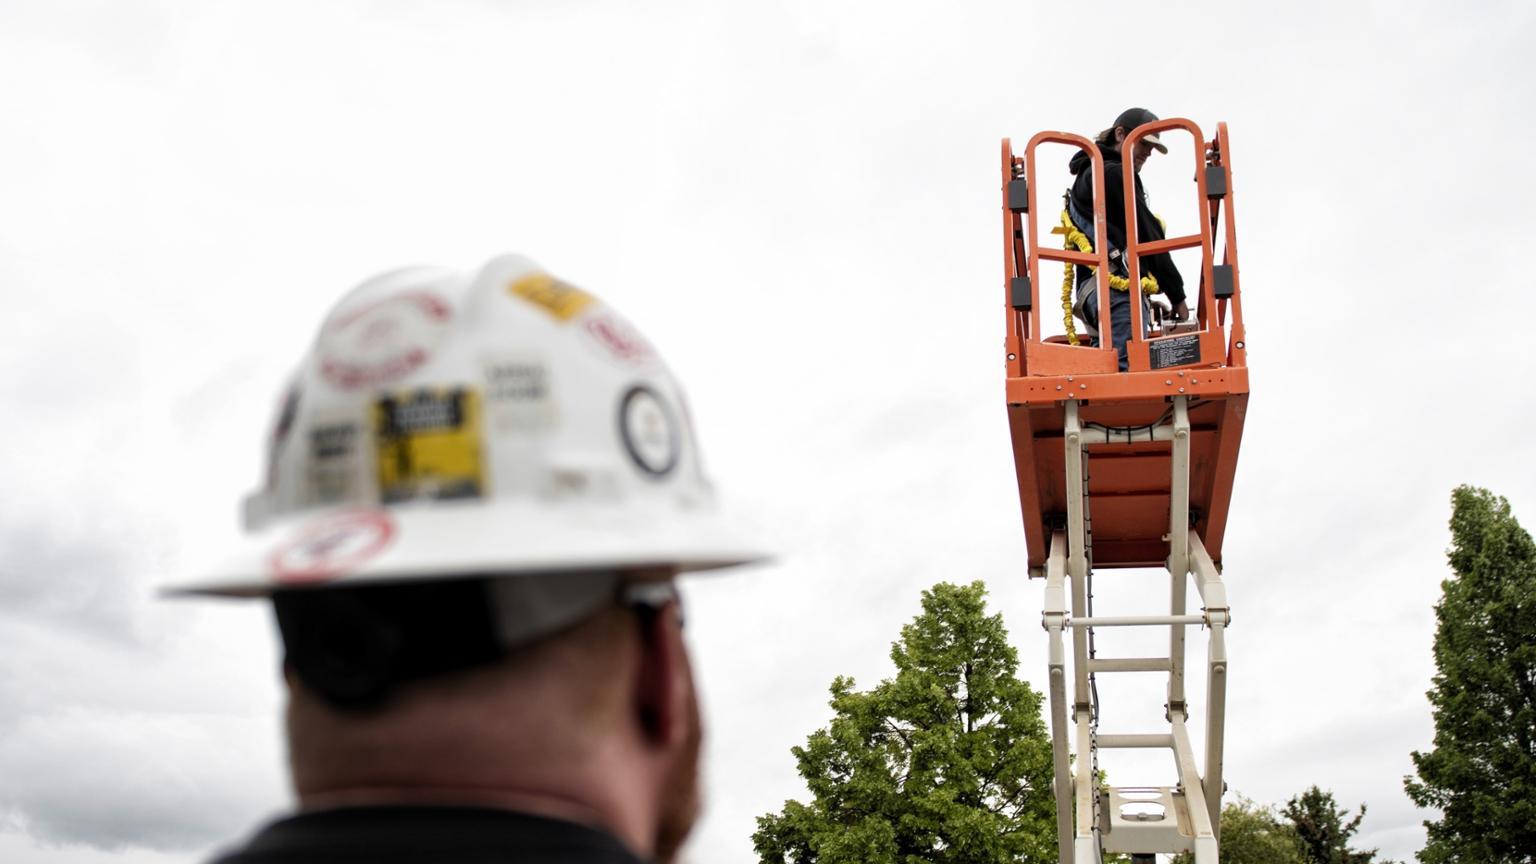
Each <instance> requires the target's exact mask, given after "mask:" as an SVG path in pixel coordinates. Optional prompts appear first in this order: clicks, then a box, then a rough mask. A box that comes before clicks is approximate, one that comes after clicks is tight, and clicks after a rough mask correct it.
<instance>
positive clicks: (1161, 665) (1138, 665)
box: [1088, 657, 1173, 672]
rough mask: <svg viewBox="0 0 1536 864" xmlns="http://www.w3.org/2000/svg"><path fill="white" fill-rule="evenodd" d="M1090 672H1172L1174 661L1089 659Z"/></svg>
mask: <svg viewBox="0 0 1536 864" xmlns="http://www.w3.org/2000/svg"><path fill="white" fill-rule="evenodd" d="M1088 671H1089V672H1172V671H1173V661H1172V660H1170V659H1168V658H1167V657H1113V658H1102V659H1101V658H1089V660H1088Z"/></svg>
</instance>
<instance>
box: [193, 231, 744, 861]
mask: <svg viewBox="0 0 1536 864" xmlns="http://www.w3.org/2000/svg"><path fill="white" fill-rule="evenodd" d="M246 517H247V528H248V530H249V531H250V533H251V539H250V542H249V544H248V545H247V547H246V548H245V549H244V550H242V551H240V552H239V553H238V554H236V555H234V556H233V557H231V559H230V560H229V561H228V562H226V563H225V564H224V565H223V566H222V567H220V568H218V569H216V570H215V571H214V572H213V573H212V574H211V575H210V576H209V577H207V578H206V579H204V580H203V581H201V582H198V583H196V584H194V585H190V586H185V587H184V588H183V589H182V590H184V591H187V592H191V593H204V594H223V595H237V596H270V597H271V598H272V600H273V605H274V608H275V609H276V613H277V619H278V624H279V628H280V630H281V632H282V637H283V643H284V648H285V651H286V657H285V663H284V671H285V677H286V679H287V681H288V683H289V685H290V692H291V701H290V706H289V712H288V729H289V735H290V745H291V748H290V755H291V760H290V761H291V764H292V768H293V778H294V786H295V789H296V791H297V793H298V796H299V800H300V803H301V805H302V806H304V807H305V808H307V809H328V808H333V807H337V806H352V805H375V804H427V805H432V804H462V805H474V806H489V807H501V808H504V809H511V810H518V811H522V812H530V813H535V814H540V815H546V816H552V817H556V818H564V819H567V820H569V821H574V822H580V823H583V824H589V825H597V826H601V827H604V828H607V829H608V830H610V831H611V832H612V833H614V834H615V835H616V836H618V837H619V838H620V839H621V840H622V841H624V842H625V844H626V845H628V846H629V847H630V848H631V849H632V850H633V851H635V852H637V853H639V854H641V855H647V856H655V857H657V858H665V857H667V856H668V855H670V854H671V853H672V852H673V851H675V850H676V847H677V845H678V844H680V843H681V842H682V838H683V837H684V836H685V835H686V833H687V831H688V827H689V825H690V824H691V823H692V821H693V818H694V814H695V812H696V811H697V808H698V793H697V785H698V784H697V769H698V751H699V745H700V740H701V729H700V725H699V712H698V705H697V696H696V693H695V691H694V683H693V677H692V673H691V671H690V668H689V662H688V658H687V654H686V651H685V648H684V644H683V639H682V634H681V629H680V628H681V624H682V616H681V610H680V608H679V606H678V603H677V594H676V589H675V587H674V586H673V584H672V578H673V576H675V575H676V574H677V573H680V572H686V571H695V570H710V569H716V568H721V567H728V566H732V565H735V564H741V563H746V562H749V561H752V560H756V559H757V558H759V555H758V553H757V552H756V551H755V550H754V549H753V548H752V547H751V546H749V545H748V544H746V543H744V542H743V541H742V540H741V539H740V538H739V536H738V535H737V534H736V532H735V531H734V530H733V529H732V527H731V526H730V524H729V523H728V522H727V521H726V520H724V519H723V518H722V517H721V515H720V514H719V513H718V511H717V509H716V506H715V502H714V496H713V490H712V488H711V486H710V484H709V483H708V481H707V480H706V479H705V477H704V475H703V472H702V469H701V467H700V463H699V458H698V453H697V450H696V445H695V442H694V437H693V430H692V428H691V425H690V423H689V420H688V414H687V409H686V404H685V402H684V399H683V394H682V390H681V388H680V387H679V386H678V384H677V382H676V381H675V380H674V379H673V377H672V375H671V373H670V372H669V371H668V370H667V368H666V367H665V365H664V364H663V363H662V362H661V360H660V357H659V355H658V354H657V353H656V351H655V350H654V349H653V348H652V347H651V345H650V344H649V343H648V342H647V341H646V340H645V339H644V337H642V336H641V335H640V334H639V332H638V331H637V330H635V328H634V327H633V326H631V325H630V324H628V323H627V322H626V321H625V320H624V319H623V318H622V317H620V316H619V315H618V314H617V313H616V312H614V311H613V310H612V309H611V308H609V307H607V306H606V305H605V304H603V303H602V302H601V301H600V300H598V299H597V298H596V297H594V296H592V295H590V294H587V293H586V292H584V291H581V290H580V289H577V288H575V287H573V286H570V285H567V284H565V283H563V282H560V281H559V280H556V279H554V278H553V277H550V276H549V275H547V274H545V273H543V272H542V271H541V270H539V269H538V268H537V267H536V266H534V265H533V264H532V263H531V262H529V261H527V260H526V259H523V258H520V257H517V256H506V257H503V258H498V259H495V260H493V261H491V262H490V263H489V264H487V265H486V266H485V267H484V268H482V269H481V270H480V271H479V272H478V273H477V274H474V275H472V276H469V275H463V274H457V273H452V272H448V271H442V270H429V269H411V270H400V271H395V272H393V273H389V274H385V275H383V276H380V277H377V278H375V279H372V280H370V281H368V282H365V283H364V284H363V285H361V286H359V287H358V288H357V289H356V290H354V291H353V292H352V293H351V294H349V295H348V296H347V297H346V298H344V299H343V300H342V301H341V302H340V303H339V304H338V305H337V306H336V308H335V309H333V310H332V312H331V313H330V315H329V316H328V318H327V320H326V321H325V323H324V324H323V325H322V327H321V328H320V331H319V334H318V336H317V338H316V340H315V344H314V346H313V347H312V349H311V350H310V352H309V354H308V355H307V356H306V357H305V359H304V360H303V362H302V363H301V364H300V366H299V369H298V370H297V372H296V373H295V375H294V379H293V383H292V385H291V386H290V389H289V392H288V395H287V396H286V398H285V399H284V400H283V402H282V404H281V406H280V408H279V411H278V416H277V419H276V421H275V422H274V423H273V426H272V432H271V435H270V438H269V442H268V470H267V479H266V484H265V487H264V488H263V489H262V490H260V491H259V492H257V493H256V494H254V495H253V496H251V498H250V499H249V500H248V501H247V506H246Z"/></svg>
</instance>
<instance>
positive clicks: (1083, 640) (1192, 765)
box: [1043, 396, 1230, 864]
mask: <svg viewBox="0 0 1536 864" xmlns="http://www.w3.org/2000/svg"><path fill="white" fill-rule="evenodd" d="M1137 437H1138V440H1148V437H1150V440H1154V441H1169V442H1171V443H1172V451H1173V452H1172V476H1171V477H1170V478H1169V479H1170V486H1169V488H1170V490H1171V493H1172V494H1171V496H1170V506H1169V520H1168V537H1167V540H1168V544H1169V554H1168V559H1167V567H1168V576H1169V592H1168V611H1167V614H1147V615H1135V616H1126V617H1093V616H1092V614H1091V611H1090V609H1089V596H1090V594H1089V587H1088V582H1089V579H1090V578H1091V574H1092V572H1093V531H1092V520H1091V518H1090V515H1089V514H1090V507H1089V504H1090V502H1089V500H1088V494H1087V489H1088V485H1087V470H1086V469H1087V463H1088V459H1089V454H1090V452H1091V451H1092V450H1093V449H1094V448H1106V447H1114V446H1116V444H1118V443H1121V441H1122V439H1121V438H1120V437H1119V436H1118V435H1115V434H1114V433H1111V432H1107V431H1106V430H1104V429H1102V428H1084V427H1083V425H1082V424H1080V422H1079V417H1078V403H1077V401H1076V400H1068V401H1067V402H1066V426H1065V429H1064V443H1065V448H1064V450H1065V457H1066V465H1065V466H1064V467H1065V469H1066V486H1067V495H1068V499H1067V517H1066V525H1065V526H1064V530H1057V531H1054V532H1053V533H1052V535H1051V538H1050V552H1049V557H1048V559H1047V562H1046V570H1045V580H1046V581H1045V603H1044V611H1043V624H1044V626H1045V630H1046V632H1047V633H1048V634H1049V639H1050V655H1049V657H1050V659H1049V663H1050V705H1051V741H1052V745H1053V747H1054V750H1055V796H1056V823H1057V831H1058V842H1059V845H1060V858H1061V861H1060V864H1098V862H1100V861H1102V860H1103V853H1104V852H1120V853H1129V854H1130V855H1131V856H1132V860H1133V861H1142V862H1152V861H1154V860H1155V858H1154V855H1155V854H1156V853H1178V852H1191V853H1193V855H1194V859H1195V862H1196V864H1217V841H1218V839H1219V837H1220V828H1221V825H1220V819H1221V795H1222V789H1223V784H1222V773H1221V772H1222V738H1223V734H1224V726H1223V724H1224V717H1225V712H1226V692H1227V652H1226V642H1225V636H1226V627H1227V624H1228V622H1229V620H1230V619H1229V610H1228V606H1227V595H1226V588H1225V586H1223V584H1222V581H1221V574H1220V573H1219V572H1218V570H1217V568H1216V565H1215V564H1214V563H1213V562H1212V560H1211V557H1210V555H1208V554H1207V553H1206V550H1205V548H1204V546H1203V545H1202V544H1201V542H1200V538H1199V536H1198V535H1197V534H1196V532H1195V531H1194V530H1193V529H1191V527H1190V508H1189V486H1190V480H1189V475H1190V471H1189V467H1190V422H1189V404H1188V397H1186V396H1178V397H1175V398H1174V400H1173V413H1172V418H1171V420H1170V421H1169V422H1166V423H1162V424H1159V425H1157V426H1154V427H1152V428H1151V429H1150V431H1146V430H1142V431H1138V433H1137ZM1190 577H1193V580H1194V585H1195V590H1196V591H1197V592H1198V594H1199V598H1200V604H1201V606H1202V609H1201V611H1199V612H1195V613H1191V612H1189V611H1188V608H1187V606H1188V602H1187V600H1188V580H1189V578H1190ZM1069 595H1070V598H1071V607H1070V609H1069V608H1068V605H1067V603H1068V597H1069ZM1096 627H1164V628H1167V631H1168V656H1166V657H1120V658H1100V657H1095V656H1092V653H1091V650H1090V644H1091V639H1092V633H1093V630H1094V628H1096ZM1190 627H1200V628H1201V631H1200V632H1204V633H1205V634H1206V636H1207V637H1208V639H1209V642H1208V645H1207V653H1206V675H1207V684H1206V702H1207V704H1206V708H1205V717H1206V723H1205V770H1204V772H1203V773H1202V772H1201V770H1200V765H1199V763H1198V762H1197V761H1196V758H1195V752H1194V749H1193V746H1192V745H1191V743H1190V736H1189V729H1188V722H1189V716H1190V709H1189V703H1188V700H1187V698H1186V695H1185V687H1184V672H1185V649H1186V645H1185V640H1186V637H1187V635H1188V630H1189V628H1190ZM1069 631H1070V632H1071V635H1072V649H1071V656H1072V661H1071V664H1070V669H1069V665H1068V662H1067V645H1066V635H1067V633H1068V632H1069ZM1130 672H1138V673H1162V674H1165V675H1167V677H1168V684H1167V700H1168V701H1167V703H1166V705H1165V706H1164V708H1165V712H1164V720H1165V721H1166V723H1167V732H1165V733H1162V734H1116V733H1114V732H1103V731H1100V729H1099V717H1098V711H1097V704H1096V703H1097V699H1096V690H1095V679H1096V676H1097V675H1098V673H1106V674H1107V673H1117V674H1118V673H1130ZM1069 677H1070V679H1071V698H1070V700H1069V699H1068V689H1067V688H1068V678H1069ZM1072 740H1075V742H1076V743H1075V747H1070V746H1069V742H1070V741H1072ZM1115 748H1153V749H1155V748H1166V749H1168V750H1171V751H1172V753H1173V758H1174V764H1175V765H1176V766H1177V771H1178V774H1177V778H1176V781H1175V782H1174V783H1173V784H1172V785H1168V786H1104V785H1101V784H1100V780H1099V770H1098V765H1099V751H1100V750H1104V749H1115ZM1074 751H1075V753H1076V755H1077V759H1076V763H1075V765H1074V764H1073V762H1072V759H1071V754H1072V752H1074Z"/></svg>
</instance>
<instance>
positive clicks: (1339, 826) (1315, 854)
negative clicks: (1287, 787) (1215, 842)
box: [1223, 786, 1376, 864]
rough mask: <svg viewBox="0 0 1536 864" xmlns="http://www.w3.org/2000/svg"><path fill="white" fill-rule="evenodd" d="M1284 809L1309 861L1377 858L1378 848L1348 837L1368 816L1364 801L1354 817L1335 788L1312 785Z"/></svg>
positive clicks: (1333, 863) (1354, 862)
mask: <svg viewBox="0 0 1536 864" xmlns="http://www.w3.org/2000/svg"><path fill="white" fill-rule="evenodd" d="M1281 813H1283V814H1284V815H1285V817H1286V818H1287V819H1289V820H1290V822H1291V827H1292V828H1293V829H1294V830H1295V832H1296V837H1297V839H1298V840H1299V841H1300V843H1301V849H1302V853H1303V860H1304V861H1306V862H1307V864H1372V862H1374V861H1375V860H1376V850H1375V849H1371V850H1369V851H1359V850H1354V849H1351V848H1349V838H1351V837H1353V836H1355V832H1356V831H1359V830H1360V820H1361V819H1364V818H1365V805H1364V804H1361V805H1360V811H1359V812H1358V813H1355V814H1354V816H1353V817H1351V816H1350V814H1349V811H1348V810H1346V809H1344V808H1343V807H1340V806H1339V804H1338V802H1337V801H1335V800H1334V798H1333V793H1332V792H1324V791H1323V790H1321V789H1319V788H1317V787H1316V786H1313V787H1311V788H1309V789H1308V790H1307V791H1305V792H1303V793H1301V794H1300V795H1297V796H1296V797H1294V798H1292V799H1291V800H1289V801H1287V802H1286V803H1285V807H1284V808H1283V809H1282V810H1281ZM1223 840H1225V829H1223Z"/></svg>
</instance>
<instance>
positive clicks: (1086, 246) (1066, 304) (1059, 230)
mask: <svg viewBox="0 0 1536 864" xmlns="http://www.w3.org/2000/svg"><path fill="white" fill-rule="evenodd" d="M1051 233H1052V234H1061V235H1063V236H1064V237H1065V239H1064V241H1063V243H1062V248H1064V249H1068V250H1070V249H1072V248H1074V247H1076V249H1077V251H1079V252H1085V253H1087V254H1089V255H1092V254H1093V241H1092V240H1089V239H1088V235H1086V234H1084V233H1083V232H1082V231H1079V230H1078V228H1077V226H1076V225H1074V224H1072V214H1070V213H1068V212H1067V211H1065V210H1063V211H1061V225H1059V226H1058V227H1055V228H1052V229H1051ZM1072 267H1073V265H1072V262H1070V261H1068V262H1067V263H1066V267H1065V268H1064V270H1063V272H1062V274H1061V311H1062V315H1063V321H1064V323H1065V324H1066V325H1067V342H1069V343H1070V344H1073V345H1078V344H1081V343H1079V342H1078V341H1077V325H1076V324H1075V323H1073V321H1072V288H1073V284H1074V281H1075V280H1073V278H1072ZM1097 269H1099V268H1097V267H1089V268H1088V270H1089V272H1092V271H1094V270H1097ZM1109 287H1110V288H1112V289H1114V290H1116V291H1128V290H1130V287H1131V280H1129V279H1127V278H1125V277H1124V276H1116V275H1115V274H1113V273H1111V274H1109ZM1141 290H1142V293H1144V294H1156V293H1157V292H1158V291H1159V290H1161V289H1159V288H1158V287H1157V279H1156V277H1153V276H1151V275H1147V276H1143V277H1141Z"/></svg>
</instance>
